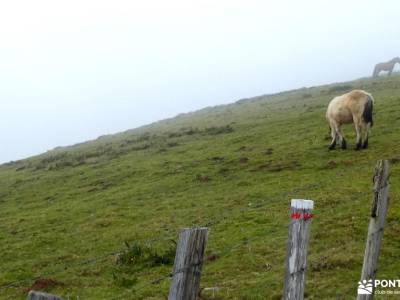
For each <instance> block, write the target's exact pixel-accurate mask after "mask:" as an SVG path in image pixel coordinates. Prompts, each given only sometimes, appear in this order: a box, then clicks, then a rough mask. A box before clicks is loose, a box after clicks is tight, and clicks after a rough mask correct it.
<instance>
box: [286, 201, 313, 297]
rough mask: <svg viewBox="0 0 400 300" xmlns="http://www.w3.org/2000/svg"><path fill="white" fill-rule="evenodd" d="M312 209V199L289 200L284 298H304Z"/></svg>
mask: <svg viewBox="0 0 400 300" xmlns="http://www.w3.org/2000/svg"><path fill="white" fill-rule="evenodd" d="M313 209H314V201H312V200H300V199H294V200H292V202H291V209H290V218H291V222H290V225H289V238H288V244H287V257H286V276H285V287H284V294H283V299H284V300H302V299H304V284H305V275H306V270H307V249H308V241H309V237H310V226H311V220H312V218H313V213H312V212H313Z"/></svg>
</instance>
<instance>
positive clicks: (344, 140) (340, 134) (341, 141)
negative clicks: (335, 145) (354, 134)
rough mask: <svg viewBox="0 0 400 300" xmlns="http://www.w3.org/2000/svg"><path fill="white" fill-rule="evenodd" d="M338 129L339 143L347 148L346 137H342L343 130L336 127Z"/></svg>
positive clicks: (343, 147)
mask: <svg viewBox="0 0 400 300" xmlns="http://www.w3.org/2000/svg"><path fill="white" fill-rule="evenodd" d="M338 131H339V143H340V145H341V147H342V149H347V143H346V139H345V138H344V134H343V130H342V128H341V127H339V128H338Z"/></svg>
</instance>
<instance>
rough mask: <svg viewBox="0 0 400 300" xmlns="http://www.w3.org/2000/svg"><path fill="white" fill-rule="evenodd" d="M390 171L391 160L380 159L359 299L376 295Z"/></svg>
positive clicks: (377, 166)
mask: <svg viewBox="0 0 400 300" xmlns="http://www.w3.org/2000/svg"><path fill="white" fill-rule="evenodd" d="M389 173H390V166H389V162H388V161H387V160H380V161H378V163H377V165H376V167H375V174H374V191H373V192H374V194H373V198H372V211H371V219H370V221H369V227H368V237H367V245H366V247H365V255H364V264H363V269H362V273H361V281H360V283H359V290H358V297H357V300H367V299H368V300H369V299H373V296H374V291H375V287H374V285H373V283H374V281H375V278H376V272H377V270H378V259H379V252H380V250H381V243H382V237H383V229H384V227H385V219H386V214H387V210H388V207H389ZM371 280H372V281H371ZM368 286H369V288H371V287H372V293H371V290H370V289H369V290H368ZM363 287H367V289H366V290H365V289H364V290H363Z"/></svg>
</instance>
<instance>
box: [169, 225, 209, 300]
mask: <svg viewBox="0 0 400 300" xmlns="http://www.w3.org/2000/svg"><path fill="white" fill-rule="evenodd" d="M207 238H208V228H193V229H183V230H182V232H181V233H180V236H179V242H178V246H177V249H176V256H175V263H174V270H173V278H172V285H171V288H170V290H169V296H168V300H196V299H197V295H198V290H199V287H200V279H201V270H202V267H203V259H204V252H205V249H206V244H207Z"/></svg>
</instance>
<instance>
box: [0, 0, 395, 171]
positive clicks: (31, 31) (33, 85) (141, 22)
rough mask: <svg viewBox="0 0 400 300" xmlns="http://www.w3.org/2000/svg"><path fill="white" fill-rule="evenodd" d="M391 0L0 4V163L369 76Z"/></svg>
mask: <svg viewBox="0 0 400 300" xmlns="http://www.w3.org/2000/svg"><path fill="white" fill-rule="evenodd" d="M399 14H400V2H399V1H397V0H392V1H388V0H385V1H382V0H363V1H358V0H354V1H351V0H346V1H329V3H328V1H321V0H315V1H311V0H310V1H284V0H276V1H266V0H263V1H250V0H247V1H233V0H218V1H215V0H214V1H209V0H202V1H190V0H169V1H163V0H159V1H149V0H146V1H132V0H131V1H129V0H126V1H124V0H112V1H111V0H110V1H101V0H72V1H71V0H69V1H54V0H46V1H43V0H37V1H30V0H26V1H20V0H13V1H2V3H1V4H0V134H1V137H0V138H1V144H0V163H1V162H6V161H9V160H17V159H21V158H25V157H27V156H30V155H34V154H39V153H41V152H44V151H46V150H49V149H51V148H54V147H56V146H60V145H69V144H74V143H77V142H82V141H85V140H88V139H94V138H96V137H97V136H99V135H103V134H109V133H115V132H119V131H124V130H127V129H130V128H134V127H138V126H140V125H144V124H147V123H150V122H153V121H157V120H160V119H163V118H167V117H172V116H174V115H176V114H178V113H181V112H188V111H193V110H196V109H200V108H203V107H205V106H211V105H217V104H223V103H229V102H233V101H235V100H237V99H240V98H244V97H251V96H257V95H260V94H265V93H272V92H277V91H282V90H287V89H293V88H299V87H303V86H313V85H318V84H324V83H331V82H335V81H346V80H351V79H356V78H358V77H363V76H368V75H370V73H371V72H372V69H373V65H374V64H375V63H376V62H380V61H386V60H388V59H390V58H392V57H394V56H400V18H399Z"/></svg>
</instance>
